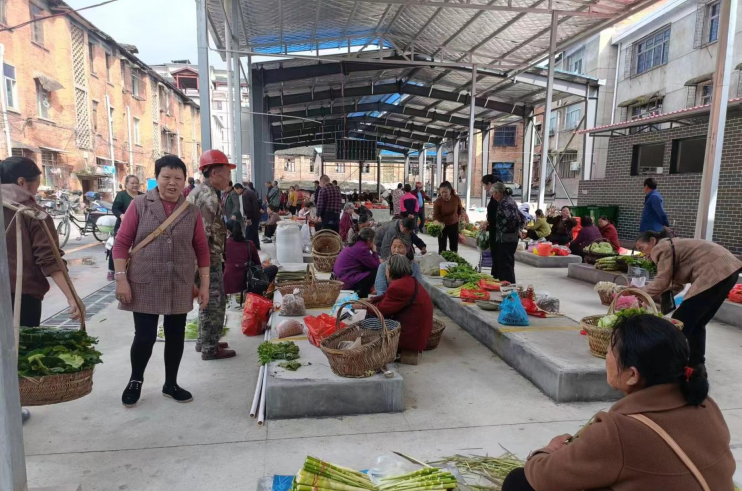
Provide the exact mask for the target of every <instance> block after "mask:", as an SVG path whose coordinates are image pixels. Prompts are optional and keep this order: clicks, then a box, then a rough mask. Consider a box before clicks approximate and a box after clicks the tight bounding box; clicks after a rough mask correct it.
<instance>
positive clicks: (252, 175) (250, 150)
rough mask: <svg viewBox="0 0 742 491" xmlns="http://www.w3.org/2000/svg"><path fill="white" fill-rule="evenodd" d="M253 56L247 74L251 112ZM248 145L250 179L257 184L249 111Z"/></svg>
mask: <svg viewBox="0 0 742 491" xmlns="http://www.w3.org/2000/svg"><path fill="white" fill-rule="evenodd" d="M251 66H252V56H248V57H247V71H246V73H247V76H246V79H247V80H246V81H245V83H247V100H248V101H250V104H249V106H248V110H249V111H250V112H252V111H253V105H252V87H253V84H252V76H251V75H250V74H251V73H252V72H251V70H252V68H251ZM247 121H248V123H247V136H248V140H247V145H248V149H247V151H248V154H249V156H250V180H252V181H253V184H255V123H254V119H253V115H252V114H250V113H248V115H247Z"/></svg>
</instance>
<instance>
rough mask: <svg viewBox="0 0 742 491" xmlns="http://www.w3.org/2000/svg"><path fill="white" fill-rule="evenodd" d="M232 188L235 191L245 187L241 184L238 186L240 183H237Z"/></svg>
mask: <svg viewBox="0 0 742 491" xmlns="http://www.w3.org/2000/svg"><path fill="white" fill-rule="evenodd" d="M234 188H235V189H245V186H243V185H242V184H240V183H239V182H238V183H237V184H235V185H234Z"/></svg>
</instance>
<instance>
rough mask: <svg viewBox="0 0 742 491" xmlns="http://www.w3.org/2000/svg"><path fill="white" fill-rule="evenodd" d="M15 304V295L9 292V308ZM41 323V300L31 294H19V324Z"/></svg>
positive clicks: (31, 324)
mask: <svg viewBox="0 0 742 491" xmlns="http://www.w3.org/2000/svg"><path fill="white" fill-rule="evenodd" d="M13 306H15V295H14V294H12V293H11V294H10V308H11V310H12V309H13ZM40 325H41V300H39V299H38V298H36V297H32V296H31V295H27V294H21V326H23V327H39V326H40Z"/></svg>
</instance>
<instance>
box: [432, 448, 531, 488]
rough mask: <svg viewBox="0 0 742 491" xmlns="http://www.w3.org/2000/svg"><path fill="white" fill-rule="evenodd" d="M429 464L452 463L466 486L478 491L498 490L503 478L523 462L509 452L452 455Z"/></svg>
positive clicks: (521, 465)
mask: <svg viewBox="0 0 742 491" xmlns="http://www.w3.org/2000/svg"><path fill="white" fill-rule="evenodd" d="M430 464H431V465H444V464H454V465H455V466H456V468H457V469H458V470H459V472H460V473H461V475H462V476H463V477H464V479H465V480H466V484H467V486H468V487H470V488H472V489H476V490H480V491H500V490H501V489H502V483H503V481H505V478H506V477H507V476H508V474H510V472H512V471H513V470H515V469H517V468H519V467H523V465H524V464H525V462H523V461H522V460H520V459H518V457H516V456H515V455H513V454H512V453H510V452H507V453H505V454H504V455H501V456H499V457H490V456H486V457H485V456H480V455H471V456H464V455H454V456H451V457H445V458H444V459H443V460H441V461H438V462H430Z"/></svg>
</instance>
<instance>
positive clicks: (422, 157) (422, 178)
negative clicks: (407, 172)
mask: <svg viewBox="0 0 742 491" xmlns="http://www.w3.org/2000/svg"><path fill="white" fill-rule="evenodd" d="M417 166H418V169H420V170H419V172H420V181H421V182H422V183H423V189H426V190H427V189H428V186H427V182H426V181H425V147H423V148H421V149H420V154H419V155H418V158H417Z"/></svg>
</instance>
